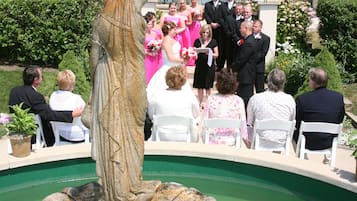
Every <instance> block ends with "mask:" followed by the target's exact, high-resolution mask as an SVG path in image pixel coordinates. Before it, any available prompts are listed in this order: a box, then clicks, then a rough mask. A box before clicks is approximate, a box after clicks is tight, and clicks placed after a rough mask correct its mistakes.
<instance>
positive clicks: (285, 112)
mask: <svg viewBox="0 0 357 201" xmlns="http://www.w3.org/2000/svg"><path fill="white" fill-rule="evenodd" d="M285 81H286V77H285V73H284V71H282V70H279V69H277V68H275V69H273V70H272V71H271V72H270V73H269V75H268V90H267V91H265V92H262V93H257V94H255V95H254V96H252V97H251V98H250V100H249V103H248V107H247V124H248V125H250V126H251V127H253V126H254V121H255V120H256V119H259V120H267V119H269V120H288V121H291V120H294V119H295V101H294V99H293V97H292V96H291V95H289V94H286V93H284V85H285ZM251 130H252V129H249V131H251ZM258 134H259V136H260V139H261V140H260V144H261V146H263V147H264V146H281V145H283V144H285V142H286V132H279V131H263V132H261V133H258ZM252 135H253V134H252V133H249V136H250V138H252V137H253V136H252Z"/></svg>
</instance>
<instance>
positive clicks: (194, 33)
mask: <svg viewBox="0 0 357 201" xmlns="http://www.w3.org/2000/svg"><path fill="white" fill-rule="evenodd" d="M191 15H192V23H191V24H190V26H188V29H189V31H190V37H191V43H192V44H191V46H193V43H194V42H195V40H196V39H197V38H199V37H200V30H201V22H200V21H198V20H196V18H197V15H202V13H200V10H199V9H197V8H193V9H192V11H191Z"/></svg>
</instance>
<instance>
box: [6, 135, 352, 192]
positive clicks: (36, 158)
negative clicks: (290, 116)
mask: <svg viewBox="0 0 357 201" xmlns="http://www.w3.org/2000/svg"><path fill="white" fill-rule="evenodd" d="M3 141H4V140H1V142H0V146H1V145H2V144H3V143H4V142H3ZM145 155H167V156H189V157H202V158H210V159H219V160H226V161H233V162H240V163H246V164H252V165H258V166H263V167H268V168H273V169H277V170H282V171H286V172H291V173H294V174H299V175H303V176H306V177H310V178H313V179H316V180H320V181H323V182H326V183H330V184H332V185H335V186H338V187H341V188H344V189H346V190H349V191H352V192H354V193H357V182H351V181H353V178H351V179H346V178H341V176H340V175H339V173H338V170H335V171H333V170H331V169H330V167H329V166H328V165H323V164H317V163H312V162H311V161H310V162H309V161H308V160H300V159H298V158H296V157H295V156H285V155H280V154H273V153H270V152H257V151H254V150H249V149H246V148H241V149H236V148H234V147H228V146H223V145H205V144H200V143H192V144H187V143H180V142H146V143H145ZM88 157H90V144H77V145H66V146H58V147H50V148H44V149H39V150H35V151H34V152H32V153H31V155H30V156H28V157H25V158H15V157H13V156H11V155H6V156H5V157H2V160H0V170H7V169H12V168H17V167H22V166H28V165H32V164H39V163H46V162H52V161H60V160H68V159H75V158H88Z"/></svg>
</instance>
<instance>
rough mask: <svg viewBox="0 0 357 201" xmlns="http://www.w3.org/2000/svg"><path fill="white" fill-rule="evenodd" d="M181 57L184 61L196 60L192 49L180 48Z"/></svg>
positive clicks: (194, 49)
mask: <svg viewBox="0 0 357 201" xmlns="http://www.w3.org/2000/svg"><path fill="white" fill-rule="evenodd" d="M181 56H182V58H184V59H186V60H191V59H192V60H196V59H197V52H196V48H193V47H189V48H185V47H184V48H182V52H181Z"/></svg>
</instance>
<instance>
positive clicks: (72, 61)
mask: <svg viewBox="0 0 357 201" xmlns="http://www.w3.org/2000/svg"><path fill="white" fill-rule="evenodd" d="M66 69H69V70H71V71H73V73H74V74H75V75H76V85H75V87H74V91H73V93H76V94H80V95H81V96H82V97H83V99H84V100H85V101H87V100H88V97H89V92H90V83H89V81H88V80H87V79H86V74H85V72H84V68H83V66H82V64H81V62H80V61H79V60H78V58H77V56H76V54H75V53H74V51H72V50H69V51H67V52H66V54H64V55H63V60H62V61H61V63H60V64H59V66H58V70H60V71H62V70H66Z"/></svg>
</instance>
